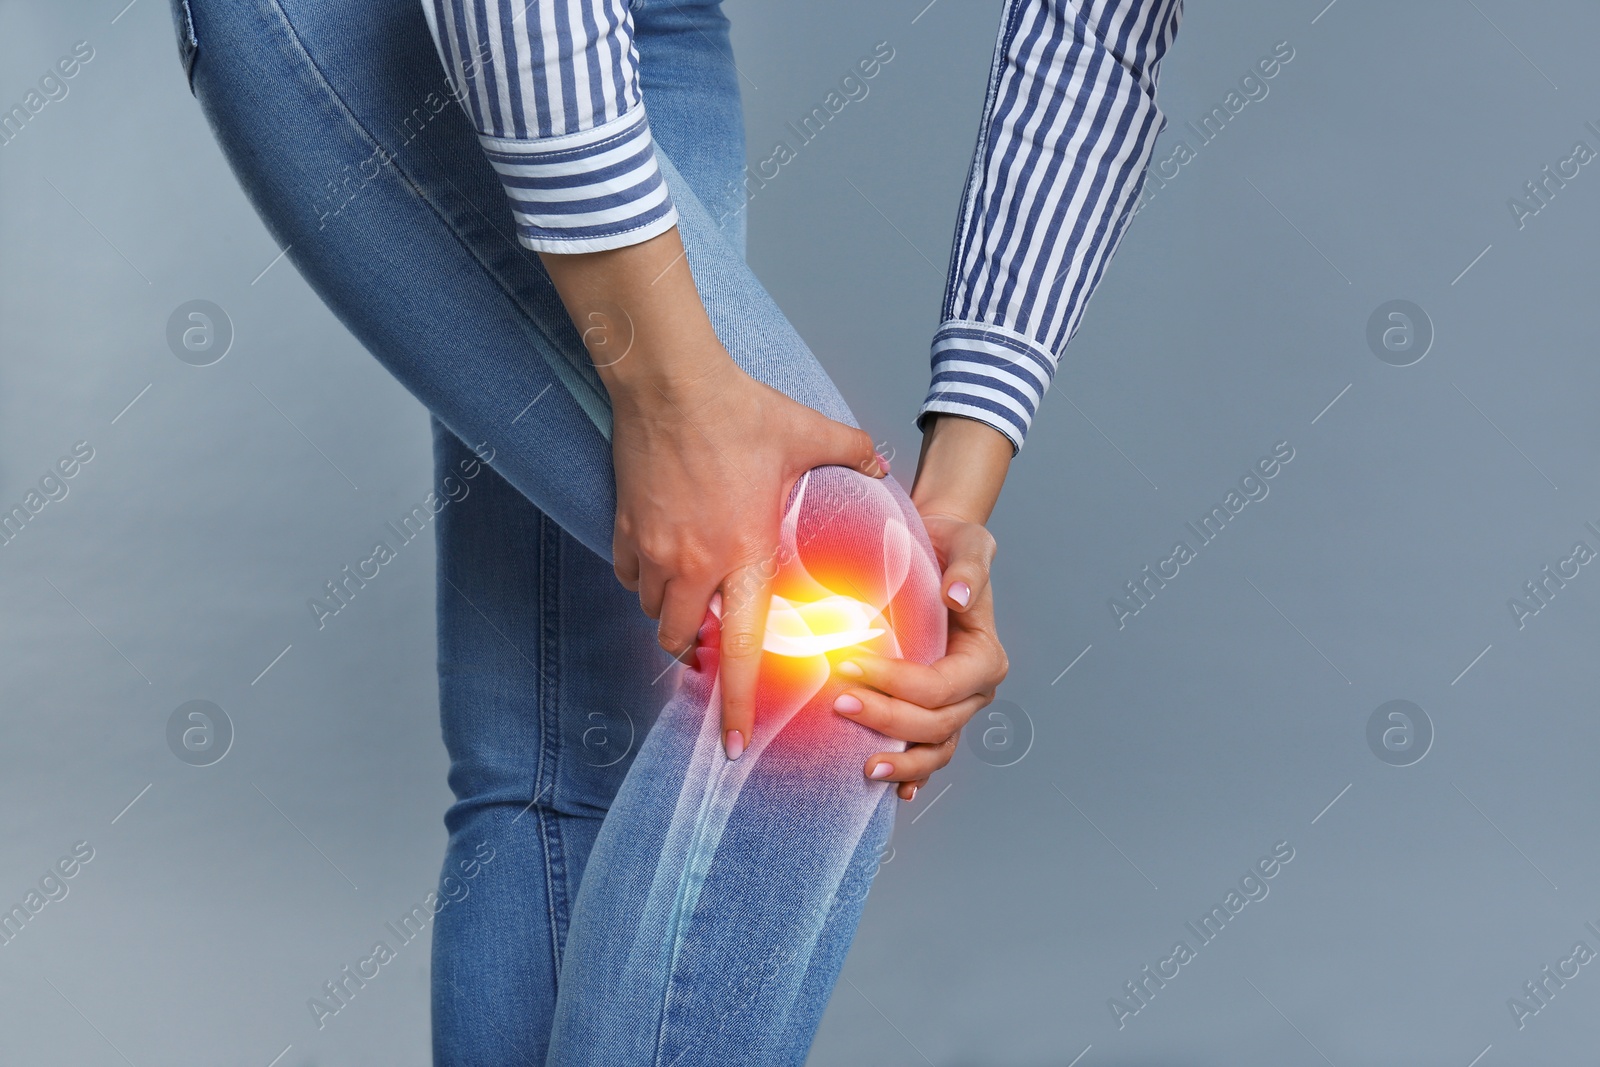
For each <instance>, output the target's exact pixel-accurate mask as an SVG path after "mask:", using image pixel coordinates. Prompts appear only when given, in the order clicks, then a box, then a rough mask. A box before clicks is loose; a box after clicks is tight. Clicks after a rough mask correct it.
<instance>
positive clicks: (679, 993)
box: [547, 467, 945, 1067]
mask: <svg viewBox="0 0 1600 1067" xmlns="http://www.w3.org/2000/svg"><path fill="white" fill-rule="evenodd" d="M783 536H784V540H783V545H782V548H781V549H780V552H779V556H778V561H779V568H778V574H777V581H776V597H775V599H774V602H773V603H774V607H773V618H772V624H771V627H770V628H769V636H768V641H767V644H766V647H767V649H768V652H767V654H766V656H765V658H764V660H763V662H762V667H761V670H762V687H761V693H760V697H759V702H758V707H757V713H756V727H755V734H754V736H753V737H752V738H751V741H750V747H749V748H748V749H747V750H746V753H745V755H744V757H743V758H742V759H740V760H738V761H737V762H729V761H728V760H727V759H726V758H725V757H724V756H723V754H722V749H721V744H720V741H719V739H718V736H717V732H718V715H717V690H716V648H717V635H716V620H715V619H714V618H708V621H707V624H706V626H705V627H704V628H703V629H702V630H701V634H700V645H699V648H698V650H697V657H698V658H697V663H696V665H695V666H694V667H693V668H692V669H686V670H685V671H684V672H683V674H682V677H681V679H680V682H679V686H678V689H677V692H676V693H675V694H674V696H673V699H672V700H671V702H670V703H668V705H667V706H666V708H665V709H663V710H662V712H661V714H660V717H659V718H658V720H657V721H656V724H655V726H654V727H653V728H652V730H651V731H650V734H649V736H648V737H646V738H645V741H644V745H643V747H642V748H641V750H640V752H639V755H638V757H637V759H636V760H635V762H634V765H633V767H632V768H631V769H630V771H629V773H628V776H627V778H626V780H625V781H624V782H623V785H622V789H621V791H620V792H619V793H618V795H617V798H616V801H615V802H614V803H613V805H612V808H611V812H610V814H608V815H607V816H606V819H605V822H604V824H603V825H602V827H601V829H600V836H599V838H598V840H597V841H596V843H595V847H594V851H593V852H592V853H591V855H590V860H589V867H588V870H587V872H586V874H585V876H584V881H583V885H582V887H581V889H580V891H579V894H578V900H577V904H576V907H575V910H574V913H573V917H572V927H571V931H570V932H569V935H568V940H567V948H568V951H567V954H566V958H565V960H564V962H563V964H562V970H561V983H560V994H559V999H558V1002H557V1006H556V1021H555V1031H554V1033H553V1035H552V1038H551V1045H550V1055H549V1059H548V1061H547V1063H548V1064H549V1065H550V1067H577V1065H591V1064H593V1065H596V1067H598V1065H601V1064H630V1065H631V1064H653V1065H667V1064H672V1065H676V1067H689V1065H698V1064H706V1065H710V1064H736V1063H759V1064H796V1065H798V1064H801V1063H803V1062H804V1060H805V1055H806V1050H807V1049H808V1048H809V1047H810V1043H811V1038H812V1035H813V1034H814V1033H815V1030H816V1026H817V1023H818V1022H819V1021H820V1019H821V1016H822V1009H823V1007H824V1006H825V1005H826V1004H827V999H828V995H829V993H830V992H831V990H832V988H833V983H834V981H835V980H836V979H837V977H838V973H839V968H840V966H841V965H842V964H843V962H844V954H845V950H846V949H847V948H848V946H849V943H850V939H851V937H852V936H853V934H854V931H855V925H856V921H857V919H858V918H859V916H860V912H861V907H862V905H863V904H864V902H865V897H866V891H867V888H868V887H869V885H870V882H871V877H872V874H873V873H874V872H875V870H876V866H877V861H878V857H879V856H880V855H881V851H882V847H883V844H884V842H885V841H886V840H887V838H888V835H889V830H890V826H891V823H892V820H893V807H894V800H893V793H892V791H891V790H890V789H889V787H888V786H887V785H886V784H884V783H879V782H873V781H869V780H867V779H865V778H863V776H862V765H863V763H864V762H865V760H866V758H867V757H868V756H869V755H871V754H872V753H873V752H875V751H882V750H884V749H892V748H894V747H895V746H894V745H893V744H891V743H888V742H886V741H885V739H884V738H883V737H882V736H881V735H878V734H876V733H874V732H873V731H871V730H868V729H866V728H864V727H862V726H860V725H858V724H857V723H855V722H852V721H850V720H849V719H848V718H846V717H844V716H842V715H839V714H837V713H836V712H834V711H833V710H832V707H833V700H834V698H835V697H837V696H838V695H839V693H840V692H841V691H842V690H843V689H844V684H843V682H842V680H841V679H839V678H838V677H837V676H836V675H835V674H834V672H833V670H832V662H833V661H837V660H839V659H842V658H845V657H846V656H848V653H849V650H850V648H853V647H867V648H869V649H871V650H872V651H875V652H878V653H880V654H882V655H892V656H903V657H906V658H910V659H916V660H919V661H921V662H930V661H932V660H933V659H935V658H937V657H938V656H939V655H940V654H941V653H942V652H943V651H944V638H945V633H944V624H945V615H944V609H943V607H942V605H941V603H940V599H939V568H938V565H937V562H936V560H935V558H934V554H933V550H932V548H931V546H930V545H929V544H928V542H927V538H926V536H925V535H924V534H923V533H922V526H921V522H920V520H919V519H918V518H917V514H916V510H915V509H914V508H913V507H912V505H911V502H910V500H909V499H908V498H907V497H906V495H905V493H904V491H903V490H901V489H900V487H899V486H898V485H896V484H895V483H894V482H892V481H889V480H888V479H885V480H884V481H882V482H877V481H873V480H872V479H869V478H866V477H865V476H863V475H860V474H858V473H856V472H854V471H849V470H846V469H844V468H840V467H820V468H817V469H815V470H813V471H812V472H811V473H810V474H809V475H807V476H806V478H804V479H803V480H802V481H801V483H800V484H799V485H797V486H796V488H795V492H794V494H793V496H792V498H791V501H790V505H789V510H788V513H787V516H786V519H785V523H784V535H783ZM777 598H782V600H781V601H780V600H779V599H777ZM830 638H831V640H830ZM843 642H850V643H849V644H842V643H843Z"/></svg>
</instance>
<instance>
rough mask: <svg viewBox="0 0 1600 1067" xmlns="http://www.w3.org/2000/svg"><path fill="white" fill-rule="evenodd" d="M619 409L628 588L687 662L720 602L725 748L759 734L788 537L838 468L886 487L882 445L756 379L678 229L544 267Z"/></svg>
mask: <svg viewBox="0 0 1600 1067" xmlns="http://www.w3.org/2000/svg"><path fill="white" fill-rule="evenodd" d="M541 259H542V260H543V262H544V265H545V269H546V270H547V271H548V272H549V274H550V277H551V280H552V281H554V282H555V285H556V289H557V291H558V292H559V293H560V294H561V300H562V303H563V304H564V305H565V306H566V309H567V314H568V315H569V316H571V318H572V321H573V323H574V324H575V325H576V326H577V327H578V330H579V332H580V333H581V334H582V336H583V342H584V345H585V346H586V347H587V348H588V350H589V354H590V356H591V358H592V359H593V361H594V365H595V368H596V370H597V372H598V373H599V375H600V379H601V381H602V382H604V384H605V387H606V391H607V392H608V393H609V394H610V397H611V407H612V416H613V418H612V436H611V454H612V461H613V464H614V466H615V468H616V479H617V519H616V526H615V531H614V534H613V537H612V562H613V564H614V566H615V569H616V573H617V578H618V579H619V580H620V581H621V582H622V584H623V585H624V586H626V587H627V588H628V589H630V590H633V591H635V592H637V593H638V594H639V603H640V604H641V605H642V606H643V608H644V611H645V614H647V615H649V616H650V617H651V618H652V619H659V620H660V628H659V630H658V639H659V640H660V642H661V647H662V648H664V649H666V650H667V651H668V652H670V653H671V654H673V655H674V656H678V657H680V658H681V657H683V656H684V655H685V654H687V653H688V652H689V651H690V650H691V649H692V647H693V645H694V640H695V635H696V634H697V633H698V631H699V629H700V624H701V623H702V621H704V619H705V614H706V610H707V608H708V606H709V605H710V604H711V601H712V598H713V596H714V595H717V594H720V597H721V606H720V609H719V610H720V616H721V626H720V631H721V640H720V651H721V656H720V660H719V663H718V671H719V674H720V677H721V682H722V736H723V747H724V750H725V751H726V753H727V756H728V758H729V759H738V758H739V756H740V754H741V753H743V752H744V748H745V745H746V744H748V743H749V740H750V735H751V726H752V725H753V723H754V721H755V697H756V680H757V671H758V668H759V666H760V663H761V644H762V637H763V634H764V631H765V627H766V614H767V602H768V600H769V599H770V596H771V587H772V579H773V578H774V577H775V576H776V574H777V562H776V555H777V548H778V530H779V525H780V523H781V521H782V517H783V509H784V505H785V504H786V503H787V501H788V498H789V491H790V489H792V488H793V486H794V483H795V481H796V480H797V479H798V478H799V477H800V475H802V474H804V473H805V472H806V471H808V470H810V469H811V468H812V467H818V466H824V465H828V464H837V465H839V466H846V467H852V468H854V469H856V470H858V471H861V472H862V473H863V474H867V475H871V476H872V477H880V478H881V477H883V475H884V474H885V473H887V471H886V469H885V468H884V467H883V466H882V465H880V464H879V462H878V458H877V454H876V453H875V452H874V450H873V447H872V438H871V437H869V436H867V434H866V433H865V432H864V431H862V430H858V429H855V428H853V427H850V426H846V425H844V424H843V423H841V422H836V421H834V420H832V419H829V418H827V417H826V416H823V415H821V414H818V413H817V412H816V411H813V410H812V409H811V408H808V407H806V406H805V405H803V404H799V403H796V402H795V401H793V400H790V399H789V398H788V397H786V396H784V395H783V394H782V393H780V392H778V391H777V390H776V389H772V388H770V387H768V386H766V385H763V384H762V383H760V382H757V381H756V380H755V379H753V378H751V377H750V376H749V375H748V374H746V373H745V372H744V371H743V370H742V369H740V367H739V366H738V365H737V364H736V363H734V362H733V360H732V359H731V358H730V357H729V355H728V352H727V350H726V349H725V348H723V346H722V343H721V342H720V341H719V340H718V339H717V335H716V332H715V331H714V330H713V329H712V327H711V321H710V319H708V318H707V316H706V312H705V307H704V305H703V304H701V302H700V294H699V292H698V291H697V290H696V289H695V285H694V278H693V276H692V275H691V273H690V271H689V266H688V262H687V260H686V258H685V254H684V248H683V243H682V241H681V240H680V239H679V236H678V231H677V230H676V229H672V230H668V231H667V232H666V233H663V234H660V235H658V236H656V237H652V238H650V239H649V240H647V241H643V242H640V243H639V244H634V245H629V246H627V247H625V248H618V249H612V250H610V251H604V252H585V253H576V254H563V255H557V254H549V253H546V254H542V255H541Z"/></svg>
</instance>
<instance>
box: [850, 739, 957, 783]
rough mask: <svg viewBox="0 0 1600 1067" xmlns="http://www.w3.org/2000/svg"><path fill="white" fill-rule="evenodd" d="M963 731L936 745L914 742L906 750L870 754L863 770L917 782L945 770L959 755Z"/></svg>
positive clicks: (885, 778) (886, 778) (882, 777)
mask: <svg viewBox="0 0 1600 1067" xmlns="http://www.w3.org/2000/svg"><path fill="white" fill-rule="evenodd" d="M960 736H961V735H960V734H952V735H951V736H950V739H949V740H947V741H942V742H940V743H939V744H936V745H912V746H910V747H909V748H907V749H906V750H905V751H904V752H879V753H877V754H876V755H872V756H868V757H867V762H866V763H865V764H864V765H863V769H862V773H864V774H865V775H866V776H867V777H868V778H873V779H877V780H879V781H889V782H917V781H921V780H922V779H924V778H927V777H928V776H929V775H931V774H932V773H933V772H934V771H937V770H940V769H942V768H943V767H944V766H945V765H946V764H947V763H949V762H950V757H952V756H954V755H955V754H956V741H957V739H958V738H960Z"/></svg>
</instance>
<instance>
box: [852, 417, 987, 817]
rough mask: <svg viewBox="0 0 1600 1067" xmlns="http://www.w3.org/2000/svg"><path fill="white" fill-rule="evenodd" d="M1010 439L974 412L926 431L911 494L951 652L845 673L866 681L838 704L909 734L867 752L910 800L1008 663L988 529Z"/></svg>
mask: <svg viewBox="0 0 1600 1067" xmlns="http://www.w3.org/2000/svg"><path fill="white" fill-rule="evenodd" d="M1011 455H1012V449H1011V442H1010V440H1009V439H1008V438H1006V437H1005V436H1004V435H1002V434H1001V433H999V432H998V431H996V430H995V429H993V428H991V427H989V426H987V425H985V424H983V423H980V422H975V421H973V420H971V419H964V418H960V417H957V416H952V415H936V416H934V417H933V419H932V422H931V425H929V427H928V429H927V432H926V433H925V434H924V435H923V438H922V455H921V457H920V458H919V459H918V462H917V477H916V481H915V483H914V484H913V486H912V488H911V500H912V502H913V503H914V504H916V506H917V511H918V513H919V514H920V515H921V516H922V521H923V523H924V525H925V526H926V527H927V530H928V539H929V540H930V541H932V542H933V549H934V552H935V554H936V555H937V556H938V557H939V566H940V567H941V568H943V574H942V576H941V578H940V582H939V587H940V588H941V589H942V590H944V601H945V606H946V607H947V608H948V609H949V611H950V620H949V627H950V629H949V640H948V642H947V644H946V646H945V655H944V658H942V659H940V660H937V661H935V662H933V663H931V664H928V665H926V666H924V665H923V664H920V663H913V662H911V661H909V660H897V659H888V658H885V657H882V656H873V655H865V654H863V655H857V656H851V657H850V659H848V660H846V661H843V662H841V663H840V664H839V665H838V667H837V668H836V669H837V670H838V672H839V673H840V675H842V676H843V677H845V678H849V679H851V680H853V681H855V682H857V683H859V684H857V685H855V686H852V687H851V688H850V689H848V690H846V691H845V692H844V693H843V694H841V695H840V697H839V698H838V699H837V700H836V701H835V702H834V710H835V711H837V712H839V713H841V714H844V715H848V716H850V717H851V718H853V719H856V720H857V721H859V722H861V723H863V724H864V725H867V726H870V727H872V728H873V729H874V730H877V731H878V732H879V733H882V734H886V735H888V736H889V737H893V738H896V739H898V740H901V741H905V742H907V745H908V747H907V748H906V750H905V751H904V752H878V753H874V754H873V755H871V756H869V757H868V758H867V762H866V765H865V767H864V773H865V774H866V775H867V777H869V778H880V779H888V780H889V781H892V782H899V783H900V785H899V788H898V792H899V795H900V799H901V800H910V799H911V798H912V797H914V796H916V794H917V790H918V789H919V788H921V787H922V786H924V785H926V784H927V782H928V776H929V775H931V774H932V773H933V772H934V771H937V770H939V769H940V768H942V767H944V766H945V764H947V763H949V762H950V758H951V757H952V756H953V755H955V751H956V744H957V742H958V741H959V740H960V737H961V730H962V728H963V727H965V726H966V725H967V723H968V722H969V721H970V720H971V719H972V717H973V716H974V715H976V714H977V713H978V712H979V711H980V710H981V709H983V708H984V707H987V706H988V704H989V703H990V701H992V700H994V694H995V689H996V688H997V687H998V686H999V685H1000V683H1001V682H1002V681H1004V680H1005V677H1006V672H1007V671H1008V670H1009V669H1010V661H1009V660H1007V658H1006V651H1005V649H1004V648H1003V647H1001V644H1000V637H999V635H998V634H997V633H996V632H995V620H994V594H993V591H992V590H991V588H990V583H989V568H990V566H991V565H992V564H993V562H994V555H995V541H994V538H993V537H992V536H991V535H990V534H989V531H988V530H987V529H985V528H984V523H986V522H987V521H988V520H989V514H990V513H991V512H992V511H993V510H994V505H995V502H996V501H997V500H998V499H999V496H1000V487H1001V486H1002V485H1003V484H1004V483H1005V477H1006V471H1007V469H1008V468H1009V467H1010V464H1011Z"/></svg>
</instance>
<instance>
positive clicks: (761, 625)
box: [718, 564, 771, 760]
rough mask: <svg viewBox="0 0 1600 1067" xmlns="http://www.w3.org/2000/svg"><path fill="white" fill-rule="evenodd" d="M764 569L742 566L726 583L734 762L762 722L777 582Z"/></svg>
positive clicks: (728, 747)
mask: <svg viewBox="0 0 1600 1067" xmlns="http://www.w3.org/2000/svg"><path fill="white" fill-rule="evenodd" d="M761 570H762V568H761V566H760V564H753V565H751V566H746V567H740V568H739V569H738V570H736V571H734V572H733V573H732V574H730V575H728V577H727V578H725V579H724V580H723V582H722V590H721V591H722V634H721V652H722V656H721V663H720V664H719V666H718V672H719V674H720V675H721V679H722V741H723V749H724V751H725V752H727V754H728V758H729V759H731V760H732V759H738V758H739V755H740V754H741V753H742V752H744V748H745V746H746V745H747V744H749V743H750V732H751V728H752V727H753V726H754V724H755V720H756V682H757V680H758V679H757V675H758V673H759V671H760V668H761V638H762V635H763V634H764V633H765V632H766V624H767V603H768V600H769V594H770V592H771V580H770V579H768V578H766V577H764V576H763V575H762V573H761Z"/></svg>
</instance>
